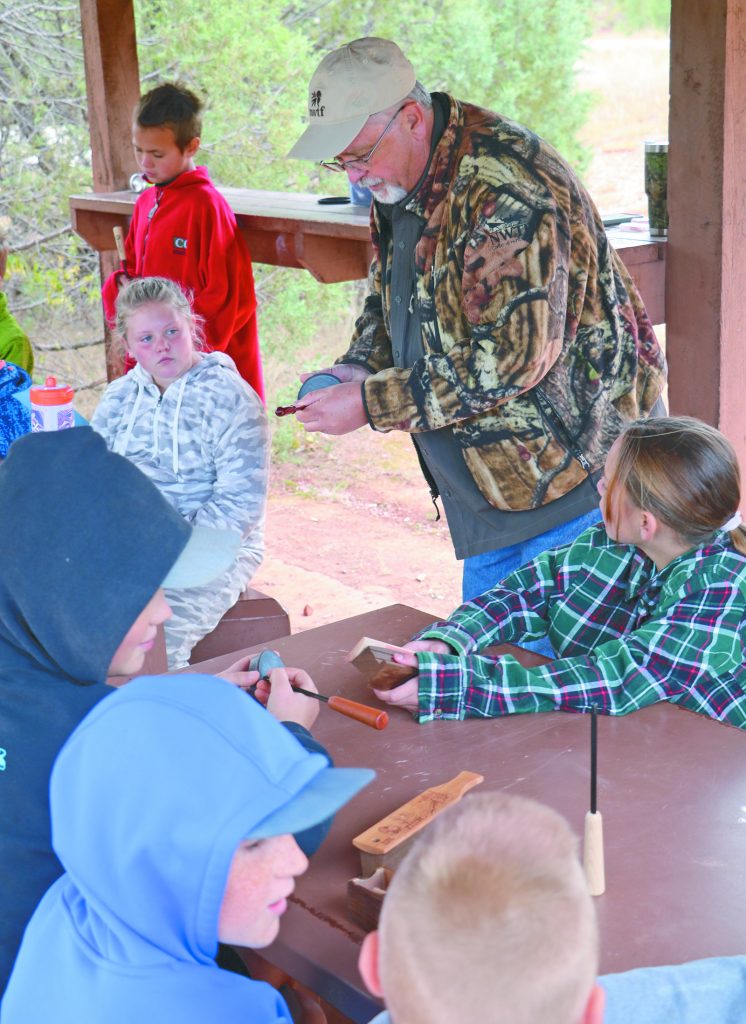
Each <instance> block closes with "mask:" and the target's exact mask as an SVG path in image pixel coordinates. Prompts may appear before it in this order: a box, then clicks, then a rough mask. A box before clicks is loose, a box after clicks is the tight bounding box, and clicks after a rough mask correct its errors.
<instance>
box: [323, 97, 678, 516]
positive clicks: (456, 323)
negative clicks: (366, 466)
mask: <svg viewBox="0 0 746 1024" xmlns="http://www.w3.org/2000/svg"><path fill="white" fill-rule="evenodd" d="M448 100H449V102H450V116H449V119H448V123H447V125H446V127H445V131H444V133H443V135H442V137H441V139H440V141H439V142H438V144H437V145H436V147H435V150H434V152H433V156H432V160H431V162H430V166H429V168H428V170H427V173H426V175H425V178H424V179H423V181H422V183H421V185H420V187H419V188H418V189H417V190H416V192H415V193H414V194H413V195H411V196H410V197H409V199H408V201H407V209H409V210H410V211H412V212H414V213H416V214H418V215H419V216H420V217H422V218H423V220H424V222H425V226H424V230H423V233H422V236H421V238H420V241H419V243H418V245H417V248H416V250H415V296H414V301H415V302H416V303H417V305H418V307H419V315H420V323H421V331H422V342H423V346H424V353H425V354H424V356H423V358H421V359H419V360H418V361H417V362H416V363H415V365H414V366H413V367H411V368H410V369H401V368H396V367H394V365H393V358H392V348H391V330H390V304H391V293H390V283H391V282H390V278H391V262H392V239H391V237H390V230H389V229H388V226H387V224H386V222H385V220H383V219H382V218H381V217H379V215H378V211H377V209H376V204H375V203H374V204H373V207H372V213H371V232H372V241H373V247H374V257H373V262H372V263H371V268H370V277H369V289H370V294H369V295H368V297H367V299H366V301H365V306H364V309H363V313H362V315H361V316H360V317H359V319H358V320H357V323H356V325H355V332H354V334H353V338H352V342H351V344H350V348H349V349H348V351H347V353H346V354H345V355H344V356H342V357H341V359H340V360H338V361H339V362H345V363H357V364H360V365H362V366H365V367H366V368H368V369H369V370H371V371H372V373H373V374H374V376H372V377H369V378H368V379H367V380H366V381H365V383H364V385H363V395H364V401H365V405H366V409H367V413H368V417H369V419H370V422H371V425H372V426H373V427H374V428H375V429H376V430H383V431H387V430H406V431H410V432H412V433H416V432H418V431H426V430H437V429H438V428H439V427H444V426H451V427H452V428H453V432H454V437H455V438H456V441H457V443H458V445H459V446H460V448H461V450H462V452H463V455H464V459H465V460H466V464H467V466H468V468H469V471H470V473H471V475H472V477H473V478H474V480H475V482H476V483H477V485H478V487H479V489H480V490H481V492H482V493H483V494H484V496H485V498H486V499H487V500H488V501H489V502H490V503H491V504H492V505H494V506H495V507H496V508H499V509H503V510H507V511H517V510H525V509H530V508H536V507H538V506H541V505H544V504H547V503H548V502H551V501H554V500H555V499H556V498H558V497H560V496H561V495H563V494H565V493H567V492H568V491H570V490H571V489H572V488H573V487H575V486H577V485H578V484H579V483H581V482H582V480H583V478H584V475H585V474H584V470H583V468H582V467H581V465H580V463H579V461H578V460H577V459H576V458H574V457H573V451H574V452H576V453H577V452H579V453H582V455H584V456H585V459H586V460H587V462H588V463H589V464H590V468H591V469H593V470H595V469H598V468H600V467H601V466H602V465H603V462H604V458H605V456H606V452H607V451H608V449H609V447H610V446H611V443H612V442H613V440H614V438H615V437H616V436H617V434H618V433H619V432H620V430H621V428H622V427H623V425H624V424H625V423H626V422H627V421H629V420H632V419H635V418H637V417H639V416H645V415H647V414H648V413H649V412H650V410H651V409H652V407H653V405H654V404H655V401H656V399H657V398H658V397H659V395H660V393H661V391H662V389H663V385H664V381H665V361H664V358H663V355H662V353H661V350H660V348H659V346H658V342H657V341H656V338H655V334H654V333H653V328H652V325H651V323H650V319H649V317H648V315H647V313H646V312H645V309H644V307H643V304H642V300H641V299H640V296H639V294H638V292H637V290H636V288H635V286H634V284H633V283H632V280H631V278H630V277H629V274H628V273H627V271H626V269H625V267H624V265H623V264H622V262H621V260H620V259H619V257H618V256H617V254H616V253H615V252H614V250H613V249H612V248H611V246H610V244H609V241H608V239H607V237H606V233H605V231H604V228H603V223H602V221H601V218H600V216H599V214H598V212H597V210H596V208H595V206H594V205H593V203H592V201H591V199H590V197H589V196H588V194H587V192H586V191H585V189H584V188H583V186H582V185H581V183H580V181H579V180H578V178H577V177H576V176H575V174H574V173H573V171H572V170H571V169H570V168H569V167H568V165H567V164H566V163H565V162H564V161H563V160H562V159H561V157H560V156H559V155H558V154H557V153H556V152H555V150H554V149H552V147H551V146H549V145H548V144H547V143H546V142H544V141H543V140H542V139H540V138H539V137H538V136H536V135H534V134H532V133H531V132H529V131H528V130H527V129H526V128H523V127H522V126H521V125H518V124H516V123H515V122H513V121H508V120H506V119H505V118H502V117H499V116H498V115H497V114H492V113H490V112H489V111H486V110H481V109H480V108H478V107H474V106H470V105H469V104H465V103H461V102H459V101H458V100H455V99H453V98H450V97H448Z"/></svg>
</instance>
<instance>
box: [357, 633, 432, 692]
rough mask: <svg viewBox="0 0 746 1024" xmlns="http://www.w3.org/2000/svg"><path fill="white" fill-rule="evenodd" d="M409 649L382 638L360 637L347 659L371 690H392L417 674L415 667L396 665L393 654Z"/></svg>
mask: <svg viewBox="0 0 746 1024" xmlns="http://www.w3.org/2000/svg"><path fill="white" fill-rule="evenodd" d="M411 653H412V652H411V651H407V650H405V649H404V648H403V647H397V646H396V644H387V643H386V642H385V641H383V640H372V639H371V638H370V637H369V636H364V637H361V638H360V640H358V642H357V643H356V644H355V646H354V647H353V648H352V650H351V651H350V652H349V654H348V655H347V661H349V662H350V663H351V664H353V665H354V666H355V668H356V669H357V670H358V671H359V672H362V674H363V675H364V676H365V682H366V684H367V685H368V686H369V687H370V688H371V689H372V690H392V689H393V688H394V687H395V686H399V685H400V684H401V683H405V682H406V681H407V679H411V678H412V676H416V675H417V669H416V668H410V667H409V666H408V665H398V664H397V663H396V662H395V661H394V658H393V656H394V654H411Z"/></svg>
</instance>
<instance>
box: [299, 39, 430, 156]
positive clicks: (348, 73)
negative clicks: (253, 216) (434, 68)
mask: <svg viewBox="0 0 746 1024" xmlns="http://www.w3.org/2000/svg"><path fill="white" fill-rule="evenodd" d="M416 79H417V76H416V75H415V72H414V68H413V67H412V65H411V64H410V63H409V61H408V60H407V58H406V57H405V56H404V54H403V53H402V51H401V50H400V49H399V47H398V46H397V45H396V43H392V42H391V40H389V39H379V38H378V37H376V36H366V37H364V38H363V39H354V40H353V41H352V42H351V43H347V44H346V45H345V46H341V47H340V48H339V49H338V50H332V52H331V53H327V55H326V57H324V59H323V60H322V61H321V63H320V64H319V66H318V67H317V68H316V70H315V71H314V73H313V77H312V78H311V84H310V85H309V87H308V125H307V127H306V130H305V131H304V132H303V134H302V135H301V137H300V138H299V139H298V141H297V142H296V143H295V145H294V146H293V148H292V149H291V150H290V152H289V153H288V156H289V157H291V158H295V159H298V160H325V159H327V158H328V157H332V156H336V155H337V153H343V152H344V150H345V149H346V148H347V146H349V144H350V143H351V142H352V140H353V139H354V138H355V136H356V135H357V134H358V132H360V131H361V130H362V128H363V125H364V124H365V122H366V121H367V120H368V118H369V117H371V116H372V115H373V114H378V113H379V112H380V111H381V110H386V108H387V107H390V106H393V104H394V103H398V102H399V101H400V100H403V99H404V97H405V96H406V95H407V94H408V93H410V92H411V90H412V88H413V87H414V84H415V81H416Z"/></svg>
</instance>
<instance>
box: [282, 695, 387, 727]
mask: <svg viewBox="0 0 746 1024" xmlns="http://www.w3.org/2000/svg"><path fill="white" fill-rule="evenodd" d="M293 689H294V690H295V692H296V693H302V694H303V695H304V696H305V697H315V698H316V700H323V702H324V703H325V704H328V705H329V707H330V708H331V709H332V711H338V712H339V713H340V715H347V717H348V718H354V719H355V721H356V722H362V723H363V725H369V726H370V727H371V729H385V728H386V726H387V725H388V724H389V716H388V712H386V711H381V710H380V708H371V707H368V705H367V704H358V702H357V701H356V700H349V699H348V698H347V697H325V696H324V695H323V693H313V692H312V691H311V690H304V689H303V688H302V687H300V686H294V687H293Z"/></svg>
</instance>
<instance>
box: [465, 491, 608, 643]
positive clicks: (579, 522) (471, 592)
mask: <svg viewBox="0 0 746 1024" xmlns="http://www.w3.org/2000/svg"><path fill="white" fill-rule="evenodd" d="M600 521H601V513H600V512H599V510H598V509H597V508H594V509H592V510H591V511H590V512H585V513H584V514H583V515H582V516H578V517H577V519H571V520H570V521H569V522H567V523H560V525H559V526H555V527H554V529H553V530H547V532H546V533H540V534H539V536H538V537H530V538H529V539H528V540H524V541H521V542H520V543H519V544H511V545H510V547H507V548H498V550H497V551H485V552H484V553H483V554H481V555H473V556H472V557H471V558H465V559H464V577H463V582H462V599H463V600H464V601H471V600H473V598H475V597H479V595H480V594H484V593H485V591H487V590H491V589H492V587H494V586H495V584H496V583H499V582H500V580H502V579H505V577H506V576H507V575H508V574H509V573H511V572H513V570H514V569H519V568H520V567H521V566H522V565H525V564H526V563H527V562H530V561H531V560H532V559H534V558H536V556H537V555H540V554H541V553H542V551H548V550H549V549H550V548H560V547H562V546H563V545H564V544H569V543H570V542H571V541H573V540H575V538H576V537H577V536H579V535H580V534H581V533H582V532H583V530H587V529H588V527H589V526H595V525H596V523H598V522H600ZM522 646H523V647H527V648H528V649H529V650H532V651H538V652H539V654H546V655H547V657H549V658H553V657H554V650H553V648H552V645H551V643H550V642H549V640H534V641H531V642H529V643H525V644H523V645H522Z"/></svg>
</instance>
